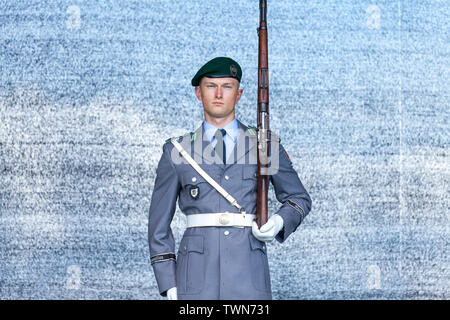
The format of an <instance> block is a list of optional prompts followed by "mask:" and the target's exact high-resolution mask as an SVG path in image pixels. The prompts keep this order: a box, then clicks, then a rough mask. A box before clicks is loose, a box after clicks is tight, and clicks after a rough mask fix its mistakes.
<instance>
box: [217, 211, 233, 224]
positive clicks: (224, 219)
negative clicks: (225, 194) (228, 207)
mask: <svg viewBox="0 0 450 320" xmlns="http://www.w3.org/2000/svg"><path fill="white" fill-rule="evenodd" d="M230 222H231V216H230V213H222V214H221V215H220V216H219V223H220V224H221V225H223V226H227V225H229V224H230Z"/></svg>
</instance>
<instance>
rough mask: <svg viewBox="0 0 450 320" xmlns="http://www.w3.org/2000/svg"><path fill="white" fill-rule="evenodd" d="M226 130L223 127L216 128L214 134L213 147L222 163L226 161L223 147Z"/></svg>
mask: <svg viewBox="0 0 450 320" xmlns="http://www.w3.org/2000/svg"><path fill="white" fill-rule="evenodd" d="M226 134H227V132H226V131H225V129H217V131H216V133H215V134H214V137H215V138H216V141H217V143H216V146H215V147H214V150H216V154H217V155H218V156H219V158H220V159H222V161H223V163H224V164H225V163H226V156H227V152H226V149H225V142H224V141H223V138H224V137H225V135H226Z"/></svg>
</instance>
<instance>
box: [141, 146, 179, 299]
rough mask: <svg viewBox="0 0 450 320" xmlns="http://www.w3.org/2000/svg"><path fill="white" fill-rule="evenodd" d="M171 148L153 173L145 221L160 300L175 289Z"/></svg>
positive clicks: (174, 181) (174, 193)
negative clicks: (153, 177)
mask: <svg viewBox="0 0 450 320" xmlns="http://www.w3.org/2000/svg"><path fill="white" fill-rule="evenodd" d="M170 145H171V144H170V143H166V144H164V147H163V154H162V156H161V159H160V161H159V164H158V168H157V169H156V180H155V186H154V189H153V195H152V200H151V204H150V211H149V220H148V243H149V249H150V260H151V264H152V267H153V272H154V273H155V278H156V282H157V284H158V288H159V293H160V294H161V295H162V296H166V295H167V293H166V292H167V290H168V289H170V288H172V287H176V278H175V270H176V269H175V266H176V264H175V243H174V238H173V234H172V229H171V228H170V223H171V222H172V219H173V215H174V213H175V209H176V202H177V198H178V194H179V191H180V184H179V180H178V175H177V172H176V170H175V167H174V164H173V162H172V160H171V157H170V155H171V152H170V148H169V147H170Z"/></svg>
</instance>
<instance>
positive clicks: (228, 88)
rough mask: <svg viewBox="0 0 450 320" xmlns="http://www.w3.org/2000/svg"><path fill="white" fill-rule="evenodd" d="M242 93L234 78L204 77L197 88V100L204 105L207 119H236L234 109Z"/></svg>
mask: <svg viewBox="0 0 450 320" xmlns="http://www.w3.org/2000/svg"><path fill="white" fill-rule="evenodd" d="M242 91H243V90H242V89H239V81H238V80H236V79H234V78H207V77H203V78H202V80H201V82H200V86H198V87H195V93H196V95H197V98H198V99H199V100H200V101H201V102H202V103H203V109H204V111H205V117H206V116H208V117H211V118H215V119H223V118H230V117H233V119H234V107H235V105H236V103H237V102H238V101H239V99H240V98H241V95H242Z"/></svg>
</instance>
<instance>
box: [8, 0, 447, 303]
mask: <svg viewBox="0 0 450 320" xmlns="http://www.w3.org/2000/svg"><path fill="white" fill-rule="evenodd" d="M268 2H269V12H268V19H269V67H270V85H271V87H270V89H271V110H272V114H271V125H272V128H273V129H274V130H276V131H277V132H279V134H280V135H281V137H282V140H283V143H284V146H285V148H286V149H287V151H288V153H289V155H290V157H291V159H292V161H293V163H294V166H295V168H296V169H297V170H298V173H299V175H300V178H301V180H302V182H303V183H304V185H305V187H306V189H307V190H308V191H309V192H310V195H311V197H312V199H313V208H312V211H311V213H310V215H309V216H308V217H307V219H306V220H305V221H304V223H303V225H302V226H301V227H300V228H299V229H298V231H297V232H296V233H295V234H294V235H292V236H291V237H290V238H289V239H288V241H287V242H286V243H284V244H282V245H280V244H278V243H272V244H270V245H269V262H270V267H271V271H272V273H271V274H272V287H273V295H274V298H275V299H372V298H373V299H400V298H406V299H416V298H425V299H449V298H450V263H449V256H450V255H449V247H450V246H449V231H450V221H449V220H450V219H449V198H450V191H449V189H450V188H449V185H450V184H449V182H450V164H449V132H450V130H449V118H450V113H449V107H450V105H449V104H450V103H449V102H450V88H449V83H450V81H449V80H450V79H449V78H450V77H449V66H450V46H449V43H450V31H449V27H450V22H449V21H450V4H449V1H447V0H442V1H438V0H434V1H419V0H414V1H410V0H408V1H406V0H402V1H386V0H377V1H375V0H371V1H364V0H363V1H356V0H354V1H350V0H345V1H342V0H335V1H331V0H330V1H296V0H283V1H281V0H280V1H275V0H269V1H268ZM258 14H259V12H258V1H256V0H229V1H210V0H198V1H187V0H184V1H174V0H172V1H170V0H151V1H150V0H149V1H138V0H134V1H96V2H93V1H86V0H76V1H71V0H69V1H32V0H24V1H12V0H0V68H1V69H0V240H1V241H0V298H1V299H29V298H32V299H43V298H47V299H129V298H132V299H160V298H161V297H160V296H159V294H158V292H157V287H156V283H155V279H154V275H153V271H152V269H151V266H150V262H149V253H148V244H147V215H148V208H149V204H150V198H151V194H152V189H153V184H154V179H155V170H156V165H157V162H158V160H159V157H160V155H161V152H162V148H161V147H162V144H163V142H164V141H165V139H167V138H169V137H171V136H175V135H179V134H182V133H184V132H186V131H188V130H193V129H195V128H196V126H197V125H198V124H199V121H201V119H202V108H201V105H200V103H199V102H198V101H197V100H196V98H195V95H194V91H193V89H192V87H191V86H190V79H191V77H192V76H193V74H194V73H195V72H196V71H197V69H198V68H199V67H200V66H201V65H202V64H203V63H204V62H206V61H207V60H209V59H211V58H213V57H215V56H219V55H227V56H231V57H233V58H235V59H236V60H238V62H239V63H240V64H241V66H242V67H243V70H244V76H243V81H242V86H243V88H244V97H243V98H242V99H241V101H240V102H239V104H238V106H237V109H238V110H237V113H238V117H239V119H241V120H242V121H243V122H244V123H247V124H253V125H254V124H255V118H256V81H257V79H256V75H257V35H256V27H257V25H258V18H259V16H258ZM271 197H272V198H271V201H270V207H271V211H272V212H273V211H275V210H276V208H277V206H278V204H277V203H276V200H275V198H274V194H273V193H271ZM184 223H185V219H184V217H183V215H182V214H181V213H180V212H179V211H177V213H176V216H175V219H174V221H173V224H172V227H173V230H174V232H175V237H176V240H177V241H179V240H180V238H181V235H182V232H183V229H184ZM249 272H250V271H249Z"/></svg>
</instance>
